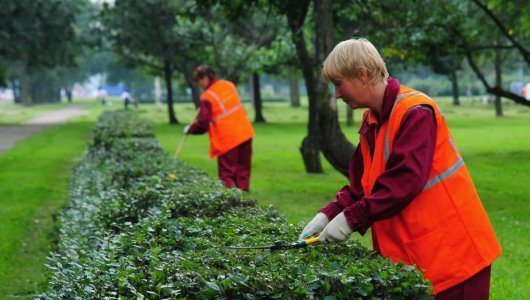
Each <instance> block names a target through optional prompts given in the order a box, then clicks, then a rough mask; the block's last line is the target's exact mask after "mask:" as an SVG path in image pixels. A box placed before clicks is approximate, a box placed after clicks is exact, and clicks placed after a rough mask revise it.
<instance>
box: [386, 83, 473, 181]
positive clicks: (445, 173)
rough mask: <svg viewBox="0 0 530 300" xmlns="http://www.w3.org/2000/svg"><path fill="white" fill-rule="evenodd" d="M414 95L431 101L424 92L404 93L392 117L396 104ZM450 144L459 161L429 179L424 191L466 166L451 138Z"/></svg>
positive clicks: (388, 147)
mask: <svg viewBox="0 0 530 300" xmlns="http://www.w3.org/2000/svg"><path fill="white" fill-rule="evenodd" d="M414 95H422V96H423V97H426V98H429V99H431V98H430V97H429V96H427V95H426V94H424V93H422V92H419V91H413V92H407V93H403V94H401V95H399V96H397V98H396V101H395V102H394V105H393V106H392V110H391V111H390V115H391V114H392V112H393V111H394V108H395V107H396V104H397V103H398V102H399V101H401V100H403V99H404V98H406V97H408V96H414ZM431 100H432V99H431ZM433 103H435V102H434V100H433ZM438 111H440V112H441V110H438ZM441 115H442V117H443V118H444V119H445V116H444V115H443V114H441ZM389 131H390V130H386V133H385V145H384V160H385V165H386V163H387V162H388V157H389V156H390V142H389V140H390V138H389V136H388V135H389ZM449 142H450V143H451V146H452V147H453V150H454V151H455V154H456V156H457V157H459V159H458V160H457V161H456V162H455V163H454V164H453V165H452V166H450V167H449V168H447V170H445V171H442V172H440V173H439V174H437V175H435V176H434V177H433V178H431V179H429V180H428V181H427V183H425V186H424V187H423V190H424V191H425V190H427V189H429V188H431V187H433V186H434V185H435V184H437V183H440V182H441V181H442V180H444V179H446V178H448V177H449V176H451V175H453V174H454V173H456V172H457V171H458V169H460V168H461V167H463V166H464V159H463V158H462V157H461V156H460V153H458V150H457V149H456V146H455V143H454V141H453V139H452V138H451V137H449Z"/></svg>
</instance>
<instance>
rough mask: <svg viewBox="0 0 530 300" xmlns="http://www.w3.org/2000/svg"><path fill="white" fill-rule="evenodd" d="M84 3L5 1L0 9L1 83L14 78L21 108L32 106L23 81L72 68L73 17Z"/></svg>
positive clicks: (75, 46)
mask: <svg viewBox="0 0 530 300" xmlns="http://www.w3.org/2000/svg"><path fill="white" fill-rule="evenodd" d="M85 4H86V1H83V0H77V1H67V0H46V1H45V0H5V1H2V8H1V9H0V83H2V82H4V81H5V79H6V76H7V73H8V72H9V73H10V76H13V77H15V78H13V79H12V82H17V84H16V85H15V87H18V88H19V89H20V92H19V94H18V95H19V97H20V98H19V99H21V102H22V103H23V104H31V103H33V99H32V97H31V93H30V92H29V91H30V90H31V87H30V86H28V84H29V82H30V81H28V80H27V79H26V78H25V77H26V76H27V74H30V73H32V72H33V71H35V70H39V72H41V71H45V69H52V68H54V67H56V66H72V65H74V57H75V53H76V49H77V38H78V35H77V34H76V30H75V28H74V26H75V16H76V14H78V13H79V11H80V10H81V9H82V8H83V7H84V5H85ZM41 74H42V73H41Z"/></svg>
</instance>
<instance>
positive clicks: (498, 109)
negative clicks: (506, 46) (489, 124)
mask: <svg viewBox="0 0 530 300" xmlns="http://www.w3.org/2000/svg"><path fill="white" fill-rule="evenodd" d="M497 44H499V42H498V41H497ZM501 55H502V51H501V49H496V50H495V87H496V88H498V89H502V56H501ZM495 115H496V116H497V117H502V102H501V96H499V95H495Z"/></svg>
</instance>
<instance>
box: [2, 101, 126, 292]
mask: <svg viewBox="0 0 530 300" xmlns="http://www.w3.org/2000/svg"><path fill="white" fill-rule="evenodd" d="M68 105H70V104H66V103H54V104H43V105H35V106H30V107H24V106H21V105H14V104H12V103H11V104H6V103H3V104H2V109H5V108H7V109H9V110H13V111H15V112H13V111H11V112H10V111H7V112H5V111H3V110H2V115H1V116H0V125H6V124H7V125H11V124H17V123H22V122H24V121H27V120H29V119H31V118H33V117H37V116H39V115H41V114H43V113H45V112H48V111H54V110H58V109H61V108H64V107H66V106H68ZM73 105H81V106H82V107H83V108H85V109H87V110H88V111H89V114H87V115H85V116H83V117H79V118H77V119H75V120H74V121H71V122H69V123H67V124H64V125H59V126H55V127H52V128H50V129H48V130H46V131H43V132H40V133H37V134H34V135H32V136H30V137H28V138H26V139H24V140H22V141H19V142H18V143H17V144H16V145H15V146H14V147H13V148H11V149H9V150H7V151H5V152H2V153H0V219H1V220H2V222H0V299H32V298H33V295H34V294H36V293H39V292H41V291H42V289H43V287H44V284H45V267H44V264H45V259H46V256H47V255H48V254H49V251H50V250H51V249H52V248H53V243H54V237H55V233H56V232H55V231H56V229H55V227H54V226H55V224H54V220H53V216H54V215H55V213H56V212H57V211H59V210H60V209H61V208H62V207H63V206H64V204H65V203H66V201H67V199H68V187H69V182H70V176H71V170H72V168H73V167H74V165H75V160H76V158H77V157H79V156H80V155H81V154H82V153H83V152H84V149H86V146H87V135H88V133H89V131H90V129H91V128H92V127H94V124H95V120H96V118H97V116H99V114H100V113H101V111H102V110H105V109H118V108H121V106H118V105H114V106H106V107H105V106H101V105H99V104H98V103H97V102H96V101H93V100H88V99H83V100H78V101H75V102H74V103H73ZM5 116H17V117H16V118H11V117H9V118H5ZM8 121H9V122H8Z"/></svg>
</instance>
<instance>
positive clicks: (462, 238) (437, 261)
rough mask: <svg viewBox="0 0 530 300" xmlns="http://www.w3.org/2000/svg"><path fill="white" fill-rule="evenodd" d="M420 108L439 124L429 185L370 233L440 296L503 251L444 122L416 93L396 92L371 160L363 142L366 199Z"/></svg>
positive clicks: (427, 100)
mask: <svg viewBox="0 0 530 300" xmlns="http://www.w3.org/2000/svg"><path fill="white" fill-rule="evenodd" d="M419 105H427V106H429V107H431V108H432V109H433V111H434V115H435V119H436V124H438V134H437V139H436V148H435V152H434V159H433V165H432V168H431V171H430V174H429V180H428V181H427V183H426V184H425V186H424V188H423V191H422V192H421V193H420V194H419V195H418V196H416V197H415V198H414V200H413V201H411V202H410V204H409V205H408V206H407V207H406V208H405V209H403V210H402V211H401V212H400V213H399V214H397V215H395V216H393V217H391V218H388V219H384V220H380V221H377V222H374V224H372V232H373V234H374V237H376V239H377V246H378V247H379V251H380V252H381V254H383V255H384V256H387V257H389V258H390V259H392V260H393V261H395V262H400V261H401V262H404V263H405V264H408V265H416V266H417V267H418V269H419V270H421V271H422V272H423V273H424V275H425V278H427V279H429V280H430V281H431V282H432V284H433V290H434V292H435V293H438V292H440V291H442V290H445V289H447V288H449V287H452V286H454V285H456V284H458V283H460V282H462V281H464V280H466V279H467V278H469V277H471V276H472V275H474V274H476V273H477V272H479V271H480V270H482V269H484V268H485V267H487V266H489V265H491V263H492V262H493V261H494V260H495V258H497V257H498V256H499V255H500V253H501V248H500V246H499V243H498V241H497V238H496V237H495V233H494V231H493V228H492V226H491V223H490V221H489V219H488V216H487V215H486V212H485V210H484V208H483V206H482V203H481V202H480V199H479V197H478V194H477V192H476V190H475V187H474V185H473V182H472V181H471V177H470V176H469V173H468V170H467V168H466V165H465V164H464V161H463V159H462V157H461V156H460V153H459V151H458V150H457V148H456V146H455V144H454V142H453V138H452V136H451V134H450V132H449V129H448V127H447V124H446V122H445V119H444V117H443V116H442V114H441V113H440V111H439V110H438V108H437V105H436V103H435V102H434V101H433V100H431V99H430V98H428V97H427V96H426V95H425V94H423V93H420V92H418V91H415V90H412V89H410V88H407V87H404V86H401V87H400V90H399V93H398V96H397V98H396V102H395V104H394V107H393V108H392V112H391V113H390V118H389V120H388V121H387V122H385V123H383V124H382V126H381V127H380V128H379V133H378V134H377V136H376V143H375V145H376V146H375V149H374V152H373V158H372V155H371V154H370V148H369V146H368V143H367V141H366V140H365V139H364V138H363V137H362V136H361V141H360V145H361V151H362V153H363V158H364V173H363V176H362V180H361V182H362V186H363V189H364V192H365V195H368V196H369V195H370V194H371V190H372V188H373V186H374V183H375V182H376V180H377V178H378V177H379V176H380V175H381V173H382V172H384V171H385V165H386V161H387V160H388V154H389V153H391V152H392V144H393V141H394V138H395V136H396V132H397V131H398V129H399V127H400V125H401V121H402V119H403V116H404V114H405V113H406V112H407V111H408V110H409V109H411V108H413V107H416V106H419ZM366 118H368V123H371V122H376V120H375V118H376V117H374V116H372V115H371V114H370V112H369V111H366V112H365V114H364V119H366ZM371 119H374V120H373V121H372V120H371ZM434 199H435V201H433V200H434Z"/></svg>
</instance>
